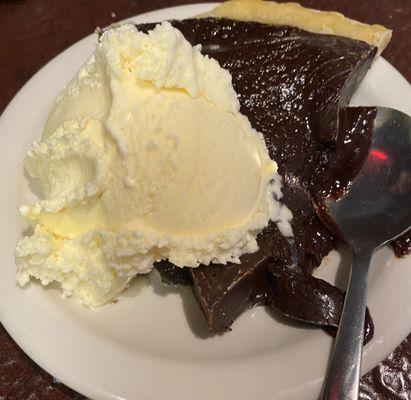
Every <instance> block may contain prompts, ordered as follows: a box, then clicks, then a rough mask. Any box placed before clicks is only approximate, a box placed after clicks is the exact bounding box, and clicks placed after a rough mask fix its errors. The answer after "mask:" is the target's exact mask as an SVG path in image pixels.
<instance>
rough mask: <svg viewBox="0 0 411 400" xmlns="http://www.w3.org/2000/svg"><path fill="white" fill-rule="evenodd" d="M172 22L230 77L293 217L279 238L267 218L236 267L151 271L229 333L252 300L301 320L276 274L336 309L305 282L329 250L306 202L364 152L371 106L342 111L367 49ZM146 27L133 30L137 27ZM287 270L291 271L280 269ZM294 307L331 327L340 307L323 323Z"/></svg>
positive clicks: (326, 291)
mask: <svg viewBox="0 0 411 400" xmlns="http://www.w3.org/2000/svg"><path fill="white" fill-rule="evenodd" d="M172 24H173V26H175V27H176V28H177V29H179V30H180V31H181V32H182V33H183V34H184V36H185V37H186V38H187V40H188V41H189V42H190V43H191V44H192V45H196V44H201V45H202V52H203V53H204V54H208V55H209V56H211V57H213V58H215V59H216V60H217V61H218V62H219V63H220V65H221V66H222V67H223V68H226V69H227V70H228V71H229V72H230V73H231V75H232V78H233V85H234V89H235V90H236V92H237V94H238V97H239V100H240V104H241V112H242V113H243V114H245V115H246V116H247V117H248V118H249V120H250V122H251V124H252V126H253V127H254V128H255V129H256V130H257V131H259V132H261V133H262V134H263V135H264V138H265V141H266V144H267V147H268V149H269V153H270V157H271V158H272V159H274V160H275V161H276V162H277V163H278V166H279V172H280V174H281V175H282V176H283V193H284V196H283V198H282V201H284V202H285V203H286V204H287V206H288V208H289V209H290V210H291V211H292V212H293V220H292V222H291V224H292V228H293V233H294V237H293V238H292V239H287V238H285V237H284V236H282V235H281V234H280V232H279V231H278V229H277V227H276V225H275V223H272V222H270V223H269V225H268V226H267V227H266V228H265V229H264V231H263V232H262V233H261V234H260V235H259V236H258V239H257V240H258V245H259V250H258V251H257V252H256V253H253V254H247V255H244V256H242V257H241V263H240V264H228V265H209V266H201V267H199V268H196V269H190V270H180V271H175V268H173V267H172V266H171V265H170V264H167V263H162V264H161V265H159V266H158V269H159V271H160V273H162V275H163V279H165V280H167V279H169V280H170V279H171V280H172V281H173V280H174V281H178V282H183V283H190V284H192V285H193V292H194V295H195V297H196V298H197V300H198V303H199V305H200V307H201V309H202V310H203V312H204V314H205V316H206V318H207V321H208V324H209V328H210V330H211V331H213V332H223V331H225V330H227V329H229V327H230V325H231V324H232V322H233V321H234V319H235V318H236V317H237V316H238V315H240V314H241V313H242V312H243V311H244V310H245V309H247V308H249V307H252V306H254V305H256V304H271V306H272V308H273V309H276V310H278V311H280V312H282V313H284V314H285V315H288V316H290V317H292V318H296V319H300V318H299V315H300V314H301V313H300V314H299V313H297V311H298V310H295V309H294V310H293V309H292V308H293V307H291V302H292V300H293V299H292V298H291V297H290V296H291V292H292V291H290V290H286V285H288V283H286V280H284V279H282V280H281V279H278V276H279V273H280V272H281V273H283V274H284V273H285V274H286V275H287V276H288V277H289V279H291V282H295V283H296V285H295V287H298V285H297V283H298V280H297V279H296V277H297V276H298V277H299V279H300V278H301V277H303V278H304V279H303V280H302V281H301V280H300V283H301V282H309V283H310V284H309V285H305V286H304V285H302V286H301V285H300V286H299V287H300V289H301V288H304V290H305V291H306V290H308V289H307V288H308V287H310V290H313V291H317V293H318V294H319V296H320V297H321V296H322V297H323V298H326V296H330V297H331V298H332V299H333V302H334V304H338V303H339V302H341V299H342V293H341V292H340V291H339V290H338V289H335V288H334V289H335V290H334V289H333V290H331V289H330V288H329V286H327V285H325V284H323V283H319V282H318V281H319V280H314V278H312V279H311V280H310V278H309V277H310V273H311V272H312V269H313V268H314V267H315V266H318V265H319V264H320V263H321V260H322V259H323V257H324V256H325V255H327V254H328V253H329V251H330V250H331V249H334V248H335V247H336V244H337V238H336V236H335V235H334V234H333V233H332V232H331V231H330V230H329V229H328V228H327V227H326V226H325V225H324V224H323V223H322V222H321V220H320V219H319V218H318V216H317V214H316V212H315V207H314V204H315V201H316V199H317V198H318V196H324V195H329V194H331V193H334V194H335V193H337V192H338V191H339V190H343V189H344V187H345V185H346V184H347V183H348V182H349V181H350V180H351V179H352V178H353V177H354V176H355V174H356V172H357V171H358V170H359V168H360V166H361V163H362V162H363V161H364V159H365V156H366V155H367V151H368V146H369V144H370V136H371V133H372V132H371V128H370V127H372V122H373V118H374V116H375V110H374V109H373V108H365V107H358V108H344V107H345V106H346V105H347V103H348V101H349V99H350V97H351V95H352V93H353V91H354V90H355V89H356V87H357V85H358V83H359V82H360V81H361V79H362V78H363V76H364V75H365V73H366V71H367V70H368V68H369V66H370V65H371V62H372V60H373V59H374V57H375V54H376V49H375V48H374V47H372V46H370V45H368V44H366V43H364V42H360V41H356V40H352V39H347V38H343V37H337V36H332V35H323V34H315V33H309V32H306V31H303V30H301V29H298V28H292V27H286V26H274V25H266V24H259V23H254V22H240V21H234V20H229V19H216V18H204V19H188V20H183V21H172ZM153 27H154V24H145V25H139V26H138V28H139V29H140V30H142V31H148V30H149V29H152V28H153ZM335 175H338V176H340V179H339V180H338V179H337V180H336V179H335ZM290 268H294V269H297V270H298V271H299V272H298V274H290V273H288V272H287V271H288V270H289V269H290ZM273 282H274V283H275V284H273ZM322 282H323V281H322ZM280 286H281V287H280ZM300 293H303V292H300ZM279 304H282V306H281V307H280V306H279ZM298 304H299V308H304V310H300V311H302V312H303V314H304V313H305V316H304V320H305V321H308V322H313V323H316V324H319V325H328V326H335V325H336V321H337V320H338V319H339V312H340V308H339V307H334V309H335V312H336V313H337V314H338V315H335V316H334V317H333V318H332V319H330V318H328V317H327V315H326V314H327V312H329V311H327V310H325V308H324V305H323V304H321V302H315V301H313V299H312V296H305V295H302V296H300V299H299V300H298ZM327 321H329V323H327ZM331 322H332V323H331ZM368 324H369V326H370V325H371V322H370V321H368ZM368 330H369V331H371V328H369V329H368Z"/></svg>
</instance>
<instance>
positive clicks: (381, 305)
mask: <svg viewBox="0 0 411 400" xmlns="http://www.w3.org/2000/svg"><path fill="white" fill-rule="evenodd" d="M210 7H211V5H210V4H208V5H204V4H203V5H193V6H183V7H175V8H169V9H165V10H160V11H156V12H153V13H149V14H145V15H141V16H138V17H136V18H134V19H133V20H135V21H136V22H153V21H159V20H162V19H169V18H184V17H189V16H193V15H195V14H198V13H200V12H203V11H205V10H207V9H209V8H210ZM95 43H96V36H94V35H93V36H90V37H87V38H85V39H84V40H82V41H80V42H78V43H77V44H75V45H74V46H72V47H70V48H69V49H67V50H66V51H64V52H63V53H62V54H60V55H59V56H58V57H57V58H55V59H54V60H52V61H51V62H50V63H49V64H47V65H46V66H45V67H44V68H43V69H42V70H41V71H40V72H38V73H37V74H36V75H35V76H34V77H33V78H32V79H31V80H30V81H29V82H28V83H27V84H26V85H25V86H24V88H23V89H22V90H21V91H20V92H19V93H18V94H17V96H16V97H15V98H14V100H13V101H12V102H11V103H10V105H9V106H8V108H7V109H6V111H5V112H4V114H3V116H2V118H1V119H0V154H1V156H0V180H1V185H0V221H1V226H2V230H1V233H0V266H1V269H0V313H1V314H0V318H1V321H2V323H3V324H4V326H5V327H6V329H7V330H8V331H9V332H10V334H11V335H12V337H13V338H14V339H15V340H16V341H17V343H18V344H19V345H20V346H21V347H22V348H23V350H24V351H25V352H27V353H28V354H29V356H30V357H32V358H33V359H34V360H35V361H36V362H37V363H38V364H39V365H40V366H41V367H43V368H44V369H46V370H47V371H48V372H50V373H51V374H52V375H54V376H55V377H57V378H58V379H60V380H62V381H63V382H64V383H66V384H67V385H68V386H71V387H72V388H74V389H76V390H78V391H79V392H81V393H84V394H85V395H88V396H90V397H92V398H94V399H120V398H126V399H137V398H139V399H145V400H151V399H155V400H158V399H161V398H167V399H169V400H171V399H178V400H188V399H190V400H191V399H196V400H210V399H237V400H241V399H252V398H257V397H258V398H261V399H287V400H292V399H304V400H309V399H314V398H315V396H316V394H318V391H319V388H320V385H321V382H322V377H323V373H324V370H325V365H326V361H327V357H328V354H329V349H330V346H331V339H330V338H329V337H328V336H327V335H326V334H325V333H323V332H322V331H321V330H316V329H307V328H302V327H294V326H290V325H288V324H287V323H285V321H283V320H282V319H280V318H279V319H275V318H272V317H271V316H270V315H268V314H267V312H266V311H265V309H264V308H263V307H260V308H257V309H254V310H252V311H250V312H248V313H246V314H245V315H243V316H242V317H241V318H240V319H239V320H237V321H236V322H235V324H234V327H233V328H234V329H233V331H232V332H230V333H227V334H225V335H223V336H219V337H210V336H208V335H207V329H206V326H205V322H204V319H203V316H202V315H201V312H200V310H199V308H198V307H197V305H196V304H195V301H194V300H193V298H192V296H191V294H190V292H189V291H188V292H187V291H184V290H180V289H178V290H176V289H167V288H165V287H164V286H163V285H161V284H160V283H159V282H158V277H157V276H155V275H154V274H153V276H152V277H151V278H141V279H140V280H138V281H137V282H136V283H135V284H134V285H133V286H132V287H131V288H130V289H128V290H127V291H126V293H125V294H124V296H123V298H122V300H121V301H120V302H119V303H118V304H115V305H109V306H106V307H104V308H102V309H100V310H98V311H97V312H92V311H89V310H87V309H86V308H84V307H82V306H81V305H79V304H77V303H76V302H75V301H73V300H67V299H62V298H61V297H60V294H59V292H58V291H57V290H55V289H44V288H42V287H40V286H39V285H36V284H32V285H30V286H29V287H28V288H27V289H25V290H22V289H20V288H18V287H17V285H16V283H15V266H14V260H13V250H14V246H15V243H16V241H17V240H18V239H19V238H20V237H21V236H22V232H23V231H24V229H25V228H27V225H26V223H25V222H24V221H23V218H21V217H20V216H19V215H18V212H17V207H18V206H19V205H20V204H22V203H24V202H27V201H30V200H32V199H31V196H32V195H31V194H30V191H29V189H28V186H27V182H26V179H25V177H24V173H23V168H22V162H23V158H24V155H25V153H26V151H27V149H28V147H29V144H30V142H31V141H32V140H33V139H37V138H39V136H40V132H41V129H42V124H43V122H44V120H45V117H46V115H47V113H48V112H49V110H50V108H51V106H52V104H53V101H54V99H55V97H56V96H57V94H58V93H59V91H60V90H61V88H62V86H63V84H65V83H67V82H68V80H69V79H70V77H71V76H72V75H73V74H74V73H75V71H76V70H77V69H78V68H79V67H80V66H81V65H82V63H83V62H84V61H85V60H86V59H87V58H88V56H89V55H90V54H91V52H92V51H93V47H94V44H95ZM410 101H411V89H410V85H409V84H408V82H407V81H406V80H405V79H404V78H403V77H402V76H401V75H400V74H399V73H398V72H397V71H396V70H395V69H394V68H393V67H392V66H391V65H390V64H388V63H387V62H386V61H384V60H383V59H381V58H380V59H379V60H377V61H376V63H375V64H374V65H373V67H372V69H371V70H370V71H369V73H368V75H367V77H366V78H365V79H364V81H363V82H362V84H361V87H360V89H359V90H358V91H357V93H356V95H355V98H354V100H353V102H354V103H355V104H363V105H386V106H391V107H395V108H397V109H400V110H402V111H404V112H408V114H411V104H410ZM341 260H342V258H341V256H340V255H339V254H337V253H333V254H331V255H329V256H328V257H327V258H326V260H325V261H324V263H323V266H322V267H320V268H319V270H318V271H317V272H316V274H317V275H320V276H322V277H325V278H327V279H328V280H331V281H335V280H337V283H339V284H342V285H344V279H345V278H344V276H345V275H346V272H345V271H346V270H347V268H346V265H344V262H342V261H341ZM345 264H346V263H345ZM337 270H338V271H337ZM336 271H337V272H336ZM148 279H150V280H151V282H150V284H148ZM409 282H411V265H410V259H406V260H398V259H396V258H395V257H394V256H393V253H392V251H391V250H390V249H389V248H384V249H382V250H381V251H380V252H379V253H378V254H377V255H376V257H375V258H374V262H373V266H372V271H371V276H370V285H369V302H368V303H369V307H370V309H371V312H372V315H373V317H374V321H375V325H376V329H375V336H374V339H373V340H372V341H371V343H370V344H369V345H368V346H367V347H366V351H365V357H364V371H367V370H369V369H370V368H372V367H374V366H375V365H376V364H377V363H378V362H379V361H380V360H382V359H383V358H384V357H385V356H386V355H387V354H388V353H389V352H390V351H391V350H392V349H393V348H394V347H395V346H396V345H397V344H399V343H400V342H401V340H402V339H403V338H404V337H405V336H406V335H407V334H408V333H409V332H410V331H411V291H410V290H409Z"/></svg>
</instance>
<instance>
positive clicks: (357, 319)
mask: <svg viewBox="0 0 411 400" xmlns="http://www.w3.org/2000/svg"><path fill="white" fill-rule="evenodd" d="M370 260H371V253H369V252H367V253H364V254H361V253H357V254H355V252H354V258H353V264H352V267H351V273H350V279H349V283H348V289H347V292H346V295H345V301H344V307H343V311H342V315H341V319H340V325H339V328H338V333H337V337H336V340H335V344H334V350H333V353H332V357H331V361H330V363H329V365H328V370H327V374H326V377H325V380H324V385H323V392H322V397H321V399H322V400H358V386H359V382H360V373H361V358H362V346H363V340H364V321H365V309H366V301H367V275H368V268H369V265H370Z"/></svg>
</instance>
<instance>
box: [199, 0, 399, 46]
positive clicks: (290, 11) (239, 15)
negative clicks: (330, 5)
mask: <svg viewBox="0 0 411 400" xmlns="http://www.w3.org/2000/svg"><path fill="white" fill-rule="evenodd" d="M199 17H200V18H201V17H216V18H230V19H236V20H240V21H254V22H261V23H264V24H273V25H287V26H293V27H296V28H300V29H303V30H306V31H309V32H315V33H322V34H328V35H336V36H343V37H347V38H350V39H356V40H362V41H363V42H366V43H368V44H370V45H372V46H375V47H377V48H378V54H381V52H382V51H383V50H384V49H385V47H387V44H388V42H389V41H390V39H391V36H392V31H391V30H390V29H387V28H385V27H384V26H382V25H377V24H375V25H368V24H364V23H362V22H358V21H355V20H352V19H349V18H346V17H345V16H344V15H343V14H340V13H337V12H331V11H318V10H314V9H311V8H305V7H302V6H301V5H300V4H298V3H276V2H274V1H263V0H231V1H227V2H225V3H222V4H220V5H218V6H217V7H215V8H214V9H213V10H211V11H210V12H207V13H205V14H201V15H200V16H199Z"/></svg>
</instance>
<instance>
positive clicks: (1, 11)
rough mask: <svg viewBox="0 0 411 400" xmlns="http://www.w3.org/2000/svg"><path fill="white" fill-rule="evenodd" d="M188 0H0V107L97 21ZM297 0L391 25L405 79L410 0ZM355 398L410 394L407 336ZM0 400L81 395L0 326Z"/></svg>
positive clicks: (391, 50) (409, 63) (409, 61)
mask: <svg viewBox="0 0 411 400" xmlns="http://www.w3.org/2000/svg"><path fill="white" fill-rule="evenodd" d="M201 1H203V2H204V1H205V0H201ZM277 1H278V0H277ZM196 2H198V1H195V0H194V1H193V0H70V1H63V0H0V60H1V64H0V71H1V79H0V89H1V90H0V93H1V97H0V111H2V110H3V109H4V108H5V107H6V105H7V104H8V103H9V101H10V100H11V99H12V97H13V96H14V95H15V94H16V93H17V91H18V90H19V89H20V88H21V87H22V86H23V85H24V83H26V81H27V80H28V79H30V78H31V76H32V75H33V74H34V73H35V72H36V71H37V70H39V69H40V68H41V67H42V66H43V65H44V64H46V63H47V62H48V61H49V60H50V59H51V58H53V57H55V56H56V55H58V54H59V53H60V52H61V51H62V50H64V49H65V48H67V47H68V46H70V45H71V44H73V43H75V42H77V41H78V40H79V39H81V38H83V37H84V36H86V35H88V34H90V33H92V32H93V31H94V30H95V28H96V27H97V26H99V27H103V26H106V25H108V24H110V23H112V22H115V21H118V20H121V19H124V18H126V17H129V16H132V15H136V14H140V13H143V12H147V11H150V10H155V9H158V8H162V7H168V6H173V5H174V6H175V5H181V4H188V3H196ZM300 2H301V3H302V4H303V5H305V6H308V7H313V8H318V9H323V10H336V11H340V12H342V13H344V14H345V15H346V16H348V17H351V18H355V19H358V20H360V21H364V22H369V23H380V24H383V25H385V26H387V27H390V28H392V29H394V36H393V39H392V42H391V44H390V45H389V47H388V48H387V50H386V51H385V52H384V57H385V58H386V59H387V60H388V61H390V62H391V63H392V64H393V65H394V66H395V67H396V68H397V69H398V70H399V71H400V72H401V73H402V74H403V75H404V76H405V77H406V78H407V79H408V80H409V81H411V0H300ZM409 101H411V99H409ZM2 267H3V266H2ZM399 312H401V311H400V310H399ZM410 325H411V321H410ZM360 397H361V399H366V400H397V399H398V400H400V399H401V400H410V399H411V334H410V335H409V336H408V337H407V338H406V339H405V340H404V341H403V343H402V344H401V345H400V346H398V347H397V348H396V349H395V350H394V351H393V353H392V354H391V355H390V356H389V357H388V358H387V359H386V360H385V361H384V362H383V363H381V364H380V365H379V366H378V367H376V368H375V369H374V370H373V371H371V372H370V373H369V374H367V375H366V376H365V377H364V378H363V379H362V382H361V396H360ZM0 399H1V400H3V399H4V400H8V399H12V400H15V399H17V400H23V399H30V400H36V399H41V400H43V399H47V400H48V399H50V400H51V399H58V400H67V399H84V397H83V396H81V395H80V394H77V393H75V392H73V391H72V390H71V389H69V388H67V387H66V386H64V385H63V384H62V383H60V382H58V381H56V380H55V379H54V378H53V377H51V376H50V375H49V374H47V373H46V372H45V371H43V370H42V369H41V368H39V367H38V366H37V365H36V364H35V363H34V362H33V361H32V360H30V358H28V357H27V356H26V355H25V354H24V353H23V351H22V350H21V349H20V348H19V347H18V346H17V345H16V344H15V343H14V341H13V340H12V339H11V338H10V336H9V335H8V334H7V332H6V331H5V330H4V328H3V327H2V326H1V324H0Z"/></svg>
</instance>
